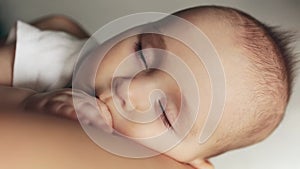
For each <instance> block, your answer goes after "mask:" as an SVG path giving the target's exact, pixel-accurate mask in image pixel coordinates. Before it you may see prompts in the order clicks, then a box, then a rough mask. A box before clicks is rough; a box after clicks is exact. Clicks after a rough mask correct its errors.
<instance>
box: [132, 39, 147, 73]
mask: <svg viewBox="0 0 300 169" xmlns="http://www.w3.org/2000/svg"><path fill="white" fill-rule="evenodd" d="M135 51H136V52H138V55H139V57H140V58H141V60H142V61H143V64H144V66H145V68H146V69H148V64H147V61H146V58H145V55H144V53H143V47H142V43H141V41H138V42H137V43H136V44H135Z"/></svg>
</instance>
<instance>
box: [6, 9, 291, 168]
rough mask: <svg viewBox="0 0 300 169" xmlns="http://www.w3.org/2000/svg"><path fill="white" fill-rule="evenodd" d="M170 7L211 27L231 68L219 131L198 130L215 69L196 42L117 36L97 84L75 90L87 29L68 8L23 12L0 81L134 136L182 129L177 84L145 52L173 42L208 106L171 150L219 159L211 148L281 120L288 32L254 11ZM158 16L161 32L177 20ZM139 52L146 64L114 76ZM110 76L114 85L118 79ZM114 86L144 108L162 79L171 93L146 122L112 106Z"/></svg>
mask: <svg viewBox="0 0 300 169" xmlns="http://www.w3.org/2000/svg"><path fill="white" fill-rule="evenodd" d="M173 15H175V16H177V17H180V18H182V19H185V20H186V21H188V22H190V23H192V24H193V25H195V26H196V27H197V28H199V29H200V30H201V31H202V32H203V33H204V34H205V35H206V36H207V38H208V39H209V40H210V41H211V43H212V44H213V45H214V47H215V50H216V51H217V52H218V54H219V59H220V61H221V63H222V65H223V68H224V74H225V78H226V100H225V105H224V111H223V116H222V118H221V120H220V123H219V125H218V127H217V129H216V130H215V132H214V133H213V134H212V135H211V137H210V138H209V139H208V140H207V141H206V142H205V143H203V144H199V134H200V133H201V130H202V128H203V124H204V123H205V119H206V118H207V116H208V112H209V109H210V104H211V103H210V100H211V97H212V93H211V89H210V83H211V82H210V80H209V74H208V73H207V71H206V70H205V66H204V64H203V63H202V62H201V60H199V59H198V56H197V55H196V54H195V53H194V52H193V51H192V50H191V49H190V48H188V47H187V46H186V45H185V44H183V43H182V42H181V41H179V40H177V39H174V38H171V37H168V36H164V35H163V34H155V33H143V34H138V35H134V36H130V37H128V38H125V39H123V40H121V41H118V43H116V44H115V45H113V47H111V48H110V49H109V50H108V52H107V53H105V56H104V57H103V59H102V61H101V63H100V64H99V65H98V67H97V69H96V75H95V79H94V92H95V93H94V95H89V92H87V91H81V90H75V92H72V89H71V87H72V73H73V70H74V65H75V62H76V60H77V56H78V55H79V53H80V50H81V48H82V47H83V45H84V44H85V42H86V40H87V38H88V35H87V34H86V33H85V32H84V31H83V30H82V29H81V28H80V27H79V26H78V25H77V24H75V23H74V22H73V21H70V20H67V19H65V18H62V17H58V18H57V17H52V18H47V19H45V20H40V21H37V22H35V23H33V24H31V25H30V24H26V23H23V22H21V21H18V22H17V24H16V26H15V28H14V29H13V30H11V33H10V34H9V36H8V39H7V41H6V44H5V45H3V46H1V48H0V69H1V71H0V72H1V76H0V84H1V85H2V86H6V87H7V86H10V87H12V88H26V89H30V90H32V94H30V95H28V96H26V97H25V98H24V99H23V102H22V103H23V105H22V106H23V108H24V109H26V110H28V109H29V110H36V111H39V112H43V111H44V112H48V113H53V114H57V115H61V116H64V117H67V118H71V119H82V120H83V121H84V123H86V124H90V125H92V126H97V127H100V128H103V129H104V130H107V131H110V130H112V129H113V130H115V131H118V132H119V133H121V134H123V135H126V136H128V137H132V138H150V137H153V136H157V135H158V134H160V133H162V132H163V131H164V130H166V129H168V130H173V132H174V133H176V132H177V131H176V129H177V128H176V127H175V123H176V117H178V110H179V109H180V102H181V97H180V89H179V86H178V84H177V83H176V81H175V80H174V79H173V78H172V77H171V76H170V75H168V74H167V73H165V72H164V71H161V70H158V69H154V68H151V64H153V63H155V62H156V61H155V60H156V59H159V58H158V56H157V57H155V55H151V56H150V55H147V52H145V51H146V49H147V50H149V49H150V50H151V49H162V50H166V51H169V52H171V53H173V54H174V55H176V56H178V57H179V58H180V59H181V60H182V61H184V62H185V64H186V65H187V66H188V67H189V68H190V71H191V72H192V73H193V74H194V75H195V79H196V82H197V85H198V90H199V93H200V97H201V102H200V103H199V104H200V107H201V109H199V112H198V116H197V118H196V119H195V123H194V124H193V126H192V127H191V129H190V131H189V133H188V134H187V135H186V136H185V137H184V139H183V140H181V141H180V143H178V144H177V145H176V146H175V147H173V148H172V149H170V150H168V151H166V152H164V154H166V155H167V156H169V157H171V158H173V159H175V160H177V161H180V162H183V163H187V164H190V165H192V166H193V167H195V168H202V169H208V168H213V165H212V164H211V163H210V162H209V161H208V160H209V158H211V157H214V156H216V155H219V154H222V153H224V152H227V151H230V150H234V149H238V148H242V147H245V146H249V145H252V144H255V143H258V142H260V141H262V140H263V139H265V138H266V137H267V136H269V135H270V134H271V133H272V131H273V130H274V129H275V128H276V127H277V126H278V125H279V123H280V121H281V120H282V118H283V116H284V112H285V109H286V106H287V103H288V100H289V97H290V94H291V85H292V80H293V75H292V55H291V53H290V51H289V50H288V48H287V45H288V43H287V42H288V38H287V37H286V36H285V34H282V33H278V32H277V31H276V30H274V29H273V28H272V27H268V26H266V25H264V24H262V23H261V22H259V21H257V20H256V19H254V18H253V17H251V16H249V15H248V14H245V13H244V12H241V11H239V10H236V9H232V8H227V7H219V6H203V7H194V8H190V9H185V10H182V11H179V12H176V13H174V14H173ZM157 23H159V21H158V22H157ZM152 24H154V25H155V24H156V22H154V23H152ZM155 26H156V27H157V28H158V29H159V30H160V31H161V32H168V31H170V30H171V29H176V26H177V25H176V24H174V23H172V22H170V23H167V24H157V25H155ZM121 34H122V33H121ZM185 34H187V35H188V34H189V31H188V30H187V31H186V32H185ZM199 45H201V44H199ZM132 53H136V55H137V57H136V59H137V61H136V63H137V66H141V67H144V70H143V71H141V72H140V73H138V74H137V75H136V76H134V78H132V79H128V78H127V77H121V76H118V77H117V79H114V70H116V69H117V68H118V66H119V65H120V63H121V62H122V60H123V59H124V58H125V57H127V56H129V55H131V54H132ZM149 67H150V68H149ZM113 79H114V80H115V81H116V83H117V85H111V84H112V80H113ZM112 87H115V89H113V90H116V91H117V93H118V94H119V97H120V100H121V101H120V102H117V103H119V104H120V105H119V106H120V107H121V108H122V109H124V110H125V111H131V110H132V109H134V110H136V111H145V110H147V109H149V107H150V106H155V105H152V104H150V103H149V99H148V96H149V94H150V93H151V92H152V91H154V90H156V89H159V90H160V91H163V93H164V95H165V98H166V100H165V102H164V101H162V100H159V101H158V102H157V103H156V107H157V109H155V110H158V111H161V112H162V113H161V115H160V117H159V118H156V119H155V120H153V121H151V122H149V123H137V122H134V121H131V120H128V119H126V118H125V117H124V116H122V115H121V114H120V113H119V111H118V108H116V106H115V103H114V101H113V99H112V98H113V97H112V95H113V94H112V92H111V91H112ZM73 97H77V98H79V99H81V100H82V103H81V105H82V106H81V108H79V110H76V111H78V112H75V108H74V106H73V99H72V98H73ZM91 99H96V100H97V104H98V106H99V109H100V110H101V111H100V113H99V112H98V111H97V110H98V109H97V108H95V107H93V106H91V105H90V104H89V100H91ZM129 105H130V106H129ZM76 113H77V114H76ZM181 125H185V124H181Z"/></svg>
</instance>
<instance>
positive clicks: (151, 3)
mask: <svg viewBox="0 0 300 169" xmlns="http://www.w3.org/2000/svg"><path fill="white" fill-rule="evenodd" d="M198 5H224V6H230V7H234V8H238V9H240V10H242V11H245V12H247V13H249V14H250V15H252V16H254V17H255V18H257V19H259V20H260V21H263V22H265V23H267V24H271V25H279V26H281V27H282V28H284V29H286V30H291V31H295V32H298V38H297V39H296V42H295V44H294V45H295V51H296V52H298V53H300V39H299V37H300V34H299V33H300V0H251V1H250V0H249V1H241V0H228V1H226V0H222V1H220V0H219V1H214V0H109V1H108V0H51V1H49V0H0V36H1V37H3V36H5V34H6V33H7V32H8V30H9V28H10V27H11V26H12V25H13V23H14V22H15V21H16V20H23V21H26V22H29V21H31V20H34V19H36V18H39V17H41V16H45V15H49V14H64V15H67V16H70V17H72V18H74V19H75V20H76V21H78V22H79V23H80V24H81V25H83V27H84V28H85V29H86V30H88V32H90V33H91V34H92V33H94V32H95V31H96V30H97V29H99V28H100V27H101V26H103V25H105V24H106V23H108V22H110V21H112V20H114V19H117V18H119V17H122V16H125V15H128V14H132V13H137V12H165V13H172V12H175V11H178V10H180V9H183V8H187V7H192V6H198ZM299 59H300V58H299ZM298 75H299V76H300V73H299V71H298ZM299 111H300V77H298V78H297V79H296V83H295V87H294V91H293V95H292V97H291V100H290V103H289V106H288V108H287V113H286V116H285V118H284V120H283V122H282V123H281V124H280V126H279V127H278V129H277V130H276V131H275V132H274V133H273V134H272V135H271V137H269V138H268V139H266V140H265V141H263V142H262V143H259V144H256V145H254V146H251V147H248V148H244V149H241V150H235V151H232V152H228V153H226V154H224V155H221V156H218V157H215V158H213V159H212V162H213V163H214V165H215V167H216V168H217V169H241V168H242V169H267V168H268V169H269V168H272V169H282V168H286V169H299V168H300V160H299V159H300V123H299V121H300V112H299Z"/></svg>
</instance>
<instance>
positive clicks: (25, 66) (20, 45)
mask: <svg viewBox="0 0 300 169" xmlns="http://www.w3.org/2000/svg"><path fill="white" fill-rule="evenodd" d="M16 35H17V39H16V50H15V61H14V72H13V86H15V87H23V88H30V89H33V90H36V91H39V92H43V91H49V90H53V89H57V88H63V87H65V86H66V85H67V84H68V83H69V82H70V80H71V78H72V72H73V68H74V62H75V61H76V60H77V57H78V54H79V52H80V50H81V48H82V46H83V45H84V43H85V40H79V39H77V38H75V37H74V36H71V35H69V34H66V33H64V32H59V31H48V30H47V31H42V30H40V29H38V28H36V27H33V26H31V25H28V24H26V23H23V22H21V21H18V22H17V31H16Z"/></svg>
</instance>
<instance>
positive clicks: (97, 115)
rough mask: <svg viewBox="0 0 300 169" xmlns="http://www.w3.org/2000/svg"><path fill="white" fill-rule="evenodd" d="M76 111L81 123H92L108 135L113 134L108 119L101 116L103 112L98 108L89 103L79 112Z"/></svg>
mask: <svg viewBox="0 0 300 169" xmlns="http://www.w3.org/2000/svg"><path fill="white" fill-rule="evenodd" d="M76 111H77V114H78V119H79V120H80V121H82V120H84V121H85V122H86V123H90V124H92V125H93V126H95V127H97V128H100V129H102V130H103V131H105V132H107V133H112V131H113V129H112V127H111V126H110V125H108V123H107V122H106V119H105V118H103V116H101V114H102V112H100V110H99V109H98V107H96V106H94V105H92V104H89V103H85V104H83V105H82V106H81V107H80V109H79V110H76ZM78 111H79V112H78ZM79 114H80V115H79Z"/></svg>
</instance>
